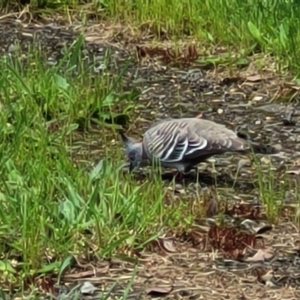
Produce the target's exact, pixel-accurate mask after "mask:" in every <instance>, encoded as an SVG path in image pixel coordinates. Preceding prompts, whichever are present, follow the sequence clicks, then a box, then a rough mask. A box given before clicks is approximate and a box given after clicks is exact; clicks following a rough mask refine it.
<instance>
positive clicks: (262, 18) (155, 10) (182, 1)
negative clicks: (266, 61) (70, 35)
mask: <svg viewBox="0 0 300 300" xmlns="http://www.w3.org/2000/svg"><path fill="white" fill-rule="evenodd" d="M13 3H15V5H13ZM17 3H18V2H17V1H16V2H12V1H7V0H1V1H0V5H1V4H2V5H1V6H2V7H6V8H8V7H16V6H18V5H17ZM18 7H19V9H22V7H21V6H20V5H19V6H18ZM30 8H31V10H32V11H33V12H38V11H40V12H42V13H47V12H48V13H51V11H52V12H53V11H54V10H59V11H61V12H62V13H66V14H73V13H75V14H78V15H79V16H81V17H82V21H85V20H86V16H87V14H89V13H93V15H96V16H97V19H98V20H99V21H101V20H107V21H109V22H115V23H120V22H121V23H123V24H127V25H130V26H135V27H137V28H140V27H141V25H142V24H144V26H147V24H148V25H149V27H151V28H152V29H153V31H154V33H156V35H157V37H158V38H159V37H160V34H162V33H163V32H167V33H168V34H169V35H170V36H171V37H172V38H174V39H182V38H184V37H185V36H193V37H195V38H196V40H197V41H198V42H199V45H202V47H203V48H205V49H207V48H206V46H207V47H209V46H214V47H215V46H225V47H226V48H227V51H228V52H229V53H236V52H238V53H240V54H243V55H249V54H252V53H262V54H270V55H272V56H273V57H274V58H275V59H276V62H277V67H278V70H280V71H282V70H286V69H290V70H293V72H294V73H295V75H296V77H298V74H299V70H300V63H299V61H300V50H299V47H298V44H299V42H300V26H299V25H300V4H299V3H298V2H297V1H294V0H274V1H270V0H263V1H259V2H257V1H256V0H246V1H242V2H241V1H238V0H222V1H211V0H203V1H192V0H152V1H148V0H135V1H127V0H101V1H100V0H90V1H88V2H87V3H85V4H83V3H82V2H81V1H79V0H56V1H52V0H51V1H50V0H35V1H34V0H32V1H31V4H30ZM208 51H209V50H208Z"/></svg>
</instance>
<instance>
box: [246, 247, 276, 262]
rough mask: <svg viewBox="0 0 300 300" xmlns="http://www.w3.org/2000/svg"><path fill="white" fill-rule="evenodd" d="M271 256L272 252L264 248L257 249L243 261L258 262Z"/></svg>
mask: <svg viewBox="0 0 300 300" xmlns="http://www.w3.org/2000/svg"><path fill="white" fill-rule="evenodd" d="M272 257H273V254H272V253H270V252H268V251H266V249H259V250H258V251H257V252H256V253H255V254H254V255H253V256H252V257H248V258H246V259H245V261H250V262H258V261H265V260H269V259H271V258H272Z"/></svg>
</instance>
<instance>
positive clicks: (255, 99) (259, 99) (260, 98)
mask: <svg viewBox="0 0 300 300" xmlns="http://www.w3.org/2000/svg"><path fill="white" fill-rule="evenodd" d="M263 99H264V97H262V96H255V97H254V98H253V99H252V101H261V100H263Z"/></svg>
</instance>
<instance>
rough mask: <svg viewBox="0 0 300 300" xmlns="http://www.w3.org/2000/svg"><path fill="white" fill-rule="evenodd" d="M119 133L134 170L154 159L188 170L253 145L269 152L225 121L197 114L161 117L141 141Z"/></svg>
mask: <svg viewBox="0 0 300 300" xmlns="http://www.w3.org/2000/svg"><path fill="white" fill-rule="evenodd" d="M119 134H120V135H121V138H122V140H123V142H124V143H125V147H126V154H127V157H128V159H129V163H130V166H129V170H130V172H131V171H132V170H133V169H134V168H135V167H138V166H145V165H148V164H151V161H152V162H156V163H159V164H160V165H161V166H162V167H166V168H176V169H177V170H178V171H179V172H180V173H184V172H188V171H190V170H191V169H192V168H193V167H195V166H196V165H197V164H199V163H200V162H203V161H205V160H206V159H207V158H209V157H211V156H213V155H215V154H222V153H225V152H244V153H245V152H248V151H251V149H252V150H253V151H254V152H256V153H266V148H265V146H262V145H260V144H259V145H258V144H254V143H251V142H249V141H248V140H246V139H243V138H241V137H239V136H238V135H237V134H236V133H235V132H234V131H232V130H230V129H228V128H226V127H225V125H222V124H218V123H215V122H213V121H209V120H206V119H201V118H197V117H196V118H181V119H166V120H160V121H158V122H157V123H155V124H154V125H152V126H151V127H150V128H149V129H148V130H147V131H146V132H145V134H144V136H143V140H142V141H141V142H137V141H135V140H134V139H132V138H130V137H127V136H126V135H125V134H124V132H123V131H122V130H119Z"/></svg>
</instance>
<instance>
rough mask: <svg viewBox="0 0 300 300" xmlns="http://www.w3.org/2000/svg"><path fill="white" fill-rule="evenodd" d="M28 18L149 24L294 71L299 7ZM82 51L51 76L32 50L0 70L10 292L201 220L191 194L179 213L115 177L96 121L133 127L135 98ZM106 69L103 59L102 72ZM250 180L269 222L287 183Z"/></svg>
mask: <svg viewBox="0 0 300 300" xmlns="http://www.w3.org/2000/svg"><path fill="white" fill-rule="evenodd" d="M0 3H2V5H3V6H5V7H6V6H7V5H8V4H9V5H11V4H12V3H11V1H9V2H8V1H4V0H2V1H0ZM67 6H68V8H67ZM31 9H32V10H33V11H34V10H36V11H43V12H48V13H51V12H52V11H54V9H58V10H60V11H61V12H62V13H63V12H65V11H66V10H67V9H69V11H71V12H75V11H81V12H82V13H83V14H84V12H88V11H95V12H96V13H97V17H98V18H99V19H102V20H110V21H112V22H122V23H127V24H128V25H134V26H137V27H138V26H139V25H140V24H142V23H148V24H151V25H153V26H154V28H155V29H156V32H157V38H159V33H160V32H161V29H163V30H166V31H167V32H168V33H169V34H171V36H172V38H174V39H180V38H185V37H186V36H188V35H190V36H194V37H195V38H196V39H197V40H198V42H199V43H203V44H205V45H207V46H208V47H209V46H211V47H215V46H216V45H220V46H223V45H224V46H226V47H227V48H228V51H232V53H236V52H238V53H239V54H243V55H249V54H251V53H254V52H261V53H262V54H272V55H273V56H274V57H275V58H276V61H277V63H278V65H277V66H278V68H279V70H282V69H284V68H286V67H288V68H290V69H292V70H293V71H294V72H295V74H296V75H298V72H299V68H300V60H299V58H300V57H299V50H298V47H296V45H298V43H299V41H300V27H299V20H300V14H299V12H300V4H298V3H296V2H293V1H261V2H257V1H254V0H253V1H250V0H247V1H242V2H241V1H237V0H232V1H229V0H228V1H208V0H205V1H204V0H203V1H192V0H183V1H179V0H170V1H160V0H152V1H145V0H137V1H125V0H124V1H113V0H107V1H105V0H104V1H97V0H95V1H94V2H93V3H90V5H87V6H82V4H81V3H79V2H78V1H68V0H66V1H63V0H61V1H49V2H48V1H31ZM154 20H155V21H154ZM82 44H83V39H82V38H81V37H80V38H78V39H77V40H76V41H75V42H74V43H73V45H72V46H71V47H70V48H66V49H65V54H64V57H63V58H62V60H60V61H59V63H58V64H57V65H54V66H49V65H47V64H46V63H45V61H46V58H45V57H44V55H43V53H41V52H40V51H39V50H38V49H35V48H31V49H29V51H28V53H27V57H28V58H27V60H26V61H24V60H23V58H22V56H21V55H18V53H16V56H15V57H16V58H13V57H10V56H1V58H0V70H1V73H0V103H1V106H0V108H1V114H0V135H1V138H2V142H1V143H0V178H1V185H0V205H1V210H0V239H1V241H2V242H1V244H0V252H1V253H2V256H1V259H0V273H1V279H0V285H1V286H2V285H3V287H8V286H9V288H10V289H11V290H13V289H17V290H19V291H23V290H28V282H29V283H32V281H33V279H34V278H35V277H36V276H38V275H43V274H46V273H55V274H58V277H59V278H60V276H61V275H62V274H63V272H64V271H67V270H68V268H69V267H70V265H71V264H72V260H73V257H74V255H77V254H82V253H85V254H86V256H87V258H89V256H93V255H94V254H97V255H98V256H99V257H101V258H103V257H111V256H114V255H127V254H128V253H131V252H132V251H133V249H141V248H143V247H144V246H145V245H146V244H147V243H148V242H149V241H151V240H153V239H155V238H156V237H157V236H160V235H161V234H163V233H164V232H166V231H167V230H168V229H177V230H184V229H188V228H189V227H190V225H192V224H193V221H194V220H195V219H197V217H199V216H201V215H203V213H204V208H203V203H204V202H205V201H204V200H205V199H204V196H203V195H201V194H197V195H196V197H195V199H189V201H178V199H177V198H175V197H174V198H173V196H174V195H172V193H171V192H167V190H166V187H165V186H163V184H162V182H161V180H160V179H159V178H158V176H155V174H154V175H153V176H148V177H147V178H146V179H145V180H144V181H142V182H139V181H136V180H133V178H132V177H131V176H130V175H129V174H126V173H125V174H124V173H123V172H121V166H122V164H123V162H124V155H123V150H122V149H121V143H120V142H119V137H118V136H117V134H116V132H115V128H116V127H117V125H114V124H107V123H105V122H104V121H105V120H107V119H109V118H111V117H113V118H114V120H116V119H122V120H128V119H130V120H132V119H134V117H135V113H134V109H135V108H136V107H137V104H136V100H137V96H138V93H139V91H137V90H130V91H128V90H125V89H124V86H123V84H122V80H121V77H122V74H123V72H125V71H126V68H127V63H126V62H125V63H124V65H123V66H121V67H120V73H119V75H113V76H112V75H111V74H110V73H106V72H105V71H104V72H102V73H101V74H100V75H99V74H98V75H97V76H90V72H91V70H90V68H92V67H89V66H88V65H87V64H86V61H85V60H83V59H82V56H81V48H82ZM109 61H110V53H109V52H107V53H106V57H105V61H104V65H105V64H108V63H109ZM90 62H92V61H90ZM95 132H96V133H95ZM113 141H115V142H113ZM95 148H96V149H98V150H97V151H96V152H95V150H94V149H95ZM95 159H97V160H99V163H98V164H96V165H95V166H93V162H94V160H95ZM256 174H257V191H258V194H259V197H260V200H261V201H262V203H263V204H264V205H265V207H266V214H267V217H268V219H269V220H270V221H272V222H277V221H278V218H279V215H280V211H281V208H282V206H283V198H284V193H285V191H286V190H287V189H288V186H287V183H286V182H284V183H281V182H278V181H277V178H276V174H275V171H274V170H273V169H272V168H271V167H270V169H269V170H268V172H267V173H266V172H263V171H262V170H261V168H260V167H259V163H258V162H257V164H256ZM236 176H237V175H236ZM235 180H238V179H237V178H235ZM216 185H218V182H217V179H216ZM216 193H218V190H217V191H216ZM295 194H299V193H298V192H297V191H295ZM168 197H169V198H171V201H165V200H166V199H167V198H168ZM175 199H177V200H175ZM168 200H169V199H168ZM166 202H170V203H169V204H168V205H167V204H166ZM297 218H298V219H297V222H299V219H300V218H299V214H298V216H297ZM13 260H14V263H13ZM8 283H9V284H8ZM25 283H26V284H25ZM128 286H129V285H128ZM0 292H1V291H0ZM127 292H128V291H125V292H124V299H125V298H126V295H125V294H126V293H127ZM0 296H1V295H0Z"/></svg>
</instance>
